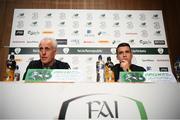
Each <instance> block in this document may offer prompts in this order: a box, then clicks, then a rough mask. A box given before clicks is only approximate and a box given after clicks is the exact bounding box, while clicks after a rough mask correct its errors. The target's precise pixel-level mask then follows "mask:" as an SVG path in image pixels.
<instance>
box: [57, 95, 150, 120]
mask: <svg viewBox="0 0 180 120" xmlns="http://www.w3.org/2000/svg"><path fill="white" fill-rule="evenodd" d="M59 119H108V120H109V119H113V120H114V119H143V120H146V119H147V114H146V111H145V108H144V105H143V103H142V102H140V101H138V100H136V99H133V98H130V97H126V96H119V95H111V94H102V93H101V94H86V95H82V96H77V97H74V98H70V99H68V100H66V101H64V102H63V103H62V106H61V109H60V113H59Z"/></svg>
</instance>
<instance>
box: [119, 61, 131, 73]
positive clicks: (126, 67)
mask: <svg viewBox="0 0 180 120" xmlns="http://www.w3.org/2000/svg"><path fill="white" fill-rule="evenodd" d="M120 67H122V69H123V70H124V71H128V69H129V67H130V64H129V63H128V61H127V60H122V61H121V63H120Z"/></svg>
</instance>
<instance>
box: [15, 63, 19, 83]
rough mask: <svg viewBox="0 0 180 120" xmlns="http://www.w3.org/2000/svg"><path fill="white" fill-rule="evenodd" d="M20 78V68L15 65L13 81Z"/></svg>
mask: <svg viewBox="0 0 180 120" xmlns="http://www.w3.org/2000/svg"><path fill="white" fill-rule="evenodd" d="M19 80H20V70H19V66H18V65H16V69H15V71H14V81H19Z"/></svg>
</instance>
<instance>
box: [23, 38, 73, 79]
mask: <svg viewBox="0 0 180 120" xmlns="http://www.w3.org/2000/svg"><path fill="white" fill-rule="evenodd" d="M56 51H57V42H56V40H54V39H51V38H45V39H42V40H41V41H40V43H39V57H40V59H39V60H34V61H31V62H30V63H29V65H28V66H27V68H26V72H25V73H24V76H23V80H24V79H25V77H26V73H27V70H28V69H44V68H47V69H70V66H69V64H68V63H65V62H61V61H58V60H56V59H55V55H56Z"/></svg>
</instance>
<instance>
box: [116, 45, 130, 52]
mask: <svg viewBox="0 0 180 120" xmlns="http://www.w3.org/2000/svg"><path fill="white" fill-rule="evenodd" d="M125 46H127V47H129V49H130V51H131V47H130V45H129V44H128V43H120V44H119V45H118V46H117V48H116V54H117V53H118V48H119V47H125Z"/></svg>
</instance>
